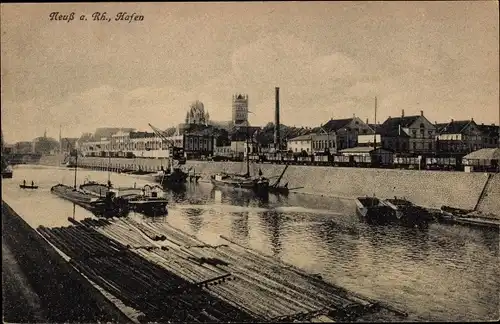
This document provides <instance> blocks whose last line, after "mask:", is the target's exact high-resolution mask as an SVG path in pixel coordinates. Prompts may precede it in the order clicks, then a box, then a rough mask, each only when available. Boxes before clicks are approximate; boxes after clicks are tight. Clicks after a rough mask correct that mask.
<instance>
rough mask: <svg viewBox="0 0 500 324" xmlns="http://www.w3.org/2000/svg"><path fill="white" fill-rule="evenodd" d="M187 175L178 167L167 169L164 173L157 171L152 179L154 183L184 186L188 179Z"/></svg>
mask: <svg viewBox="0 0 500 324" xmlns="http://www.w3.org/2000/svg"><path fill="white" fill-rule="evenodd" d="M188 176H189V175H188V173H187V172H184V171H183V170H182V169H181V168H180V167H177V168H173V169H170V168H168V169H167V170H166V171H165V170H162V171H158V172H157V173H156V174H155V175H154V176H153V179H154V181H155V182H157V183H159V184H161V185H164V186H168V185H180V184H185V183H186V180H187V179H188Z"/></svg>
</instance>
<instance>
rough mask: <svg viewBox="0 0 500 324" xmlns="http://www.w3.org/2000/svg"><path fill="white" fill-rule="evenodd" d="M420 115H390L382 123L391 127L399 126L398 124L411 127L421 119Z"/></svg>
mask: <svg viewBox="0 0 500 324" xmlns="http://www.w3.org/2000/svg"><path fill="white" fill-rule="evenodd" d="M420 117H422V116H420V115H415V116H405V117H389V118H388V119H387V120H386V121H385V122H384V123H383V124H382V125H386V126H389V125H390V126H391V128H394V126H395V127H396V129H397V128H398V125H401V127H405V128H406V127H410V126H411V125H412V124H413V123H415V122H416V121H417V119H419V118H420Z"/></svg>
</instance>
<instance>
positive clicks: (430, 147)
mask: <svg viewBox="0 0 500 324" xmlns="http://www.w3.org/2000/svg"><path fill="white" fill-rule="evenodd" d="M429 150H430V151H432V143H429Z"/></svg>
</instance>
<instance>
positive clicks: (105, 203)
mask: <svg viewBox="0 0 500 324" xmlns="http://www.w3.org/2000/svg"><path fill="white" fill-rule="evenodd" d="M50 191H51V192H52V193H53V194H55V195H56V196H58V197H60V198H63V199H66V200H69V201H71V202H72V203H74V204H76V205H78V206H80V207H83V208H85V209H87V210H89V211H90V212H92V213H93V214H95V215H97V216H106V217H112V216H122V215H125V214H126V213H128V206H127V205H126V204H123V203H121V201H120V200H117V199H115V197H114V196H113V195H111V194H110V193H108V195H107V196H106V197H102V198H100V197H96V196H94V195H91V194H88V193H85V192H82V191H80V190H78V189H75V188H74V187H70V186H66V185H63V184H57V185H55V186H53V187H52V188H50Z"/></svg>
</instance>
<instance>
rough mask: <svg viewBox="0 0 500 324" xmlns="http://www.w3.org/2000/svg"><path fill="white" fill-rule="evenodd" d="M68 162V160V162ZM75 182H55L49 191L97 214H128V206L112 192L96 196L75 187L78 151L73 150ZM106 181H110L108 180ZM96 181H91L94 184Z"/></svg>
mask: <svg viewBox="0 0 500 324" xmlns="http://www.w3.org/2000/svg"><path fill="white" fill-rule="evenodd" d="M68 163H69V162H68ZM74 167H75V182H74V186H73V187H70V186H67V185H64V184H57V185H55V186H53V187H52V188H50V192H52V193H53V194H55V195H57V196H58V197H60V198H63V199H66V200H69V201H71V202H73V203H74V204H76V205H78V206H80V207H83V208H85V209H87V210H89V211H90V212H92V213H93V214H95V215H97V216H104V217H113V216H124V215H126V214H128V211H129V207H128V205H127V204H124V203H123V201H122V200H121V199H117V198H116V197H115V195H114V194H113V193H112V192H109V191H108V192H106V194H105V196H104V197H103V196H101V195H99V196H97V197H96V194H95V193H94V194H91V193H89V191H84V190H80V189H77V186H76V178H77V171H78V151H76V150H75V164H74ZM108 183H110V181H109V180H108ZM95 184H96V183H92V185H95Z"/></svg>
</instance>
